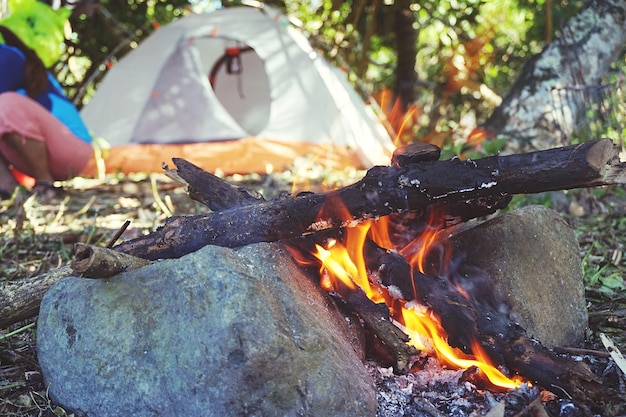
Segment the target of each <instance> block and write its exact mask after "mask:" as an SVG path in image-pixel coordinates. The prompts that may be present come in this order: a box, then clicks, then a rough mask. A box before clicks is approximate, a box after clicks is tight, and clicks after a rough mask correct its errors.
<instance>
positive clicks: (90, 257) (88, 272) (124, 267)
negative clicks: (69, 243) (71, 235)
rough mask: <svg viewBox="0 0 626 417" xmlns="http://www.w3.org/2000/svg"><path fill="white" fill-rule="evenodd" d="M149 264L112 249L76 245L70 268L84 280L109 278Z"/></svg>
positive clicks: (81, 244)
mask: <svg viewBox="0 0 626 417" xmlns="http://www.w3.org/2000/svg"><path fill="white" fill-rule="evenodd" d="M149 263H150V261H147V260H145V259H142V258H137V257H135V256H130V255H127V254H125V253H122V252H118V251H114V250H112V249H107V248H101V247H98V246H90V245H85V244H84V243H76V244H75V245H74V255H73V258H72V261H71V263H70V266H71V267H72V271H73V272H74V273H75V274H76V275H78V276H81V277H84V278H108V277H112V276H113V275H117V274H120V273H122V272H124V271H131V270H134V269H139V268H141V267H142V266H145V265H148V264H149Z"/></svg>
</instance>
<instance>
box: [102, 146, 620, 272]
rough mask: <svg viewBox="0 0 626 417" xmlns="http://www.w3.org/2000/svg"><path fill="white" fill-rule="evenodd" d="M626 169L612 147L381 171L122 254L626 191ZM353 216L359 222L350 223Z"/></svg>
mask: <svg viewBox="0 0 626 417" xmlns="http://www.w3.org/2000/svg"><path fill="white" fill-rule="evenodd" d="M624 168H625V164H620V163H619V160H618V154H617V151H616V149H615V148H614V146H613V144H612V142H611V141H610V140H601V141H595V142H587V143H583V144H581V145H576V146H567V147H563V148H556V149H549V150H545V151H538V152H533V153H528V154H519V155H509V156H493V157H487V158H482V159H479V160H476V161H472V160H466V161H461V160H456V159H453V160H447V161H423V162H419V163H415V164H408V165H407V166H405V167H395V166H390V167H374V168H372V169H370V170H369V171H368V173H367V174H366V175H365V177H364V178H363V179H361V180H360V181H358V182H357V183H355V184H353V185H350V186H348V187H345V188H342V189H339V190H336V191H332V192H329V193H324V194H306V195H299V196H296V197H293V198H288V199H280V200H272V201H267V202H263V203H259V204H250V205H245V206H242V207H236V208H232V209H228V210H223V211H220V212H215V213H209V214H204V215H196V216H185V217H174V218H172V219H170V220H169V221H168V222H167V223H165V224H164V225H163V226H162V227H161V228H160V229H158V230H157V231H155V232H153V233H151V234H149V235H146V236H142V237H139V238H136V239H133V240H130V241H127V242H124V243H121V244H120V245H118V246H116V247H115V248H114V249H116V250H118V251H120V252H124V253H128V254H130V255H134V256H138V257H141V258H145V259H151V260H154V259H159V258H176V257H180V256H183V255H185V254H187V253H190V252H193V251H196V250H198V249H200V248H201V247H203V246H205V245H208V244H214V245H219V246H225V247H240V246H244V245H247V244H250V243H256V242H271V241H278V240H282V239H289V238H293V237H296V236H300V235H306V234H311V233H314V232H317V231H320V230H324V229H340V228H342V227H346V226H350V225H351V224H353V223H354V222H358V221H361V220H365V219H371V218H376V217H380V216H386V215H389V214H392V213H400V212H406V211H410V210H420V209H423V208H425V207H427V206H428V205H432V204H441V203H459V202H463V201H467V200H472V199H480V198H486V197H490V198H492V197H493V196H503V195H510V194H525V193H537V192H544V191H553V190H563V189H571V188H579V187H593V186H599V185H606V184H618V183H620V184H621V183H624V182H626V172H625V169H624ZM346 211H347V212H348V213H350V216H351V217H350V218H349V219H347V220H346Z"/></svg>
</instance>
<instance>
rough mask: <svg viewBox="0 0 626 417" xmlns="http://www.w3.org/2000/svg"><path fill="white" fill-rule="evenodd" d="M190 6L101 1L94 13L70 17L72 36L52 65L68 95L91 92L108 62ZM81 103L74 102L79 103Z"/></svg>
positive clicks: (178, 0)
mask: <svg viewBox="0 0 626 417" xmlns="http://www.w3.org/2000/svg"><path fill="white" fill-rule="evenodd" d="M189 6H190V5H189V2H188V1H187V0H100V1H99V2H98V6H97V7H96V8H95V12H94V14H93V16H86V15H78V16H73V17H72V19H71V25H72V29H73V34H72V37H71V39H70V40H69V41H67V42H66V44H67V48H66V51H65V54H64V56H63V57H62V58H61V61H60V62H59V63H58V64H57V65H56V67H55V68H54V70H55V72H56V73H57V76H58V78H59V79H60V80H61V82H62V83H63V85H64V87H65V88H66V92H67V94H68V96H69V97H70V98H74V97H77V96H79V97H82V96H83V94H84V93H85V92H87V93H92V92H93V90H94V88H95V87H96V85H97V84H95V83H97V82H98V81H99V80H100V78H101V77H102V75H103V74H104V73H105V72H106V68H107V65H110V64H112V63H114V62H115V61H116V60H117V59H119V58H121V57H122V56H123V55H124V54H126V53H127V52H129V51H130V50H131V49H133V48H135V47H136V46H137V45H138V44H139V43H140V42H141V41H142V40H143V39H145V38H146V37H147V36H148V35H149V34H150V33H152V31H153V30H154V29H155V28H156V27H158V26H159V25H163V24H166V23H168V22H171V21H172V20H173V19H175V18H176V17H179V16H181V15H183V14H184V13H185V12H186V11H187V10H188V9H189ZM86 96H87V97H88V96H89V94H86ZM82 103H83V101H82V100H79V101H78V102H77V104H78V105H79V106H80V105H81V104H82Z"/></svg>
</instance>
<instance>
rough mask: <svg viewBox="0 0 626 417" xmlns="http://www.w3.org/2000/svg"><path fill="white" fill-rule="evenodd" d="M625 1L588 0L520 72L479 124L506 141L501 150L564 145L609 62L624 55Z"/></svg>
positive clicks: (524, 149)
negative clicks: (509, 139)
mask: <svg viewBox="0 0 626 417" xmlns="http://www.w3.org/2000/svg"><path fill="white" fill-rule="evenodd" d="M625 40H626V0H592V1H589V2H587V4H586V5H585V7H584V8H583V9H582V11H581V12H580V13H579V14H578V15H576V16H574V17H573V18H572V19H571V20H570V21H568V22H567V23H565V24H564V25H563V26H562V29H561V36H560V37H559V38H558V39H556V40H555V41H554V42H552V43H551V44H549V45H548V46H547V47H546V48H545V49H544V50H543V52H542V53H541V54H540V55H538V56H536V57H534V58H532V59H531V60H530V61H528V62H527V63H526V65H525V66H524V68H523V69H522V74H521V76H520V77H519V78H518V79H517V81H516V82H515V83H514V84H513V86H512V87H511V89H510V90H509V92H508V94H507V95H506V97H505V98H504V99H503V102H502V104H501V105H500V106H499V107H498V108H496V110H495V111H494V112H493V114H492V115H491V116H490V117H489V118H488V119H487V121H486V122H485V123H484V124H483V126H482V127H483V128H484V129H485V130H487V131H489V132H490V133H491V134H495V135H501V136H505V137H510V138H511V141H510V142H509V143H508V144H507V147H506V148H505V151H506V152H507V153H511V152H527V151H530V150H538V149H547V148H552V147H555V146H562V145H565V144H567V141H566V139H568V138H570V137H571V134H572V133H573V132H574V131H575V130H576V122H577V120H579V118H580V116H581V115H583V114H584V112H585V110H586V109H587V108H588V107H589V106H590V103H591V102H592V101H593V98H592V97H590V92H591V88H592V87H597V85H598V84H599V83H600V81H601V79H602V77H603V75H604V74H606V72H607V71H608V70H609V67H610V65H611V63H612V62H613V61H614V60H615V59H616V58H617V57H618V56H619V55H620V54H623V51H624V42H625Z"/></svg>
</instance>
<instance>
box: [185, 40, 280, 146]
mask: <svg viewBox="0 0 626 417" xmlns="http://www.w3.org/2000/svg"><path fill="white" fill-rule="evenodd" d="M216 46H217V48H216ZM196 47H197V48H198V51H199V53H200V56H201V59H202V63H203V66H204V68H205V70H206V74H207V76H208V78H209V82H210V84H211V87H212V88H213V91H214V93H215V95H216V96H217V98H218V99H219V101H220V103H221V104H222V106H223V107H224V108H225V109H226V110H227V111H228V113H229V114H230V115H231V116H232V118H233V119H235V121H236V122H237V123H239V125H240V126H241V127H242V128H243V129H244V130H245V131H246V132H247V133H248V134H249V135H251V136H254V135H257V134H258V133H260V132H261V131H262V130H263V129H264V128H265V127H266V126H267V124H268V122H269V118H270V108H271V97H270V88H269V81H268V78H267V74H266V72H265V65H264V63H263V60H261V58H260V57H259V56H258V55H257V53H256V52H255V51H254V49H252V48H251V47H250V46H248V45H245V44H242V43H241V42H235V41H232V40H227V39H220V38H202V39H198V40H197V41H196Z"/></svg>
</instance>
